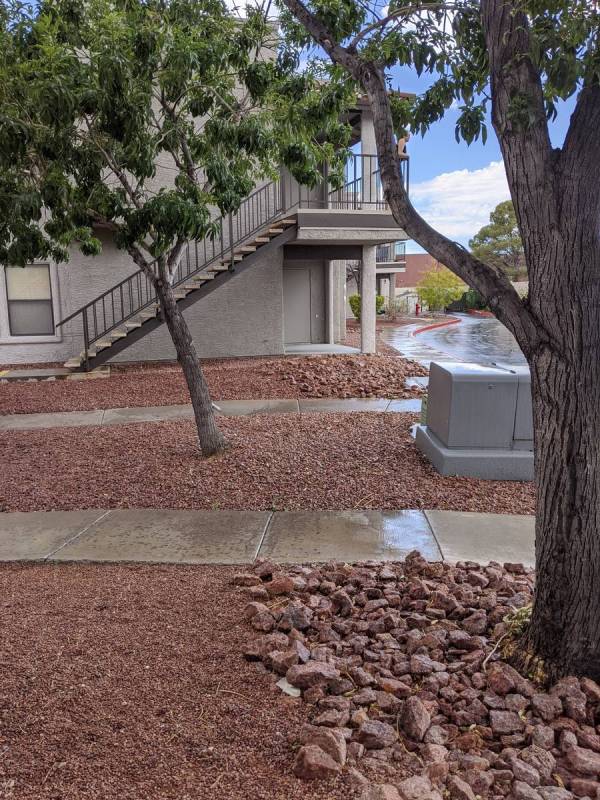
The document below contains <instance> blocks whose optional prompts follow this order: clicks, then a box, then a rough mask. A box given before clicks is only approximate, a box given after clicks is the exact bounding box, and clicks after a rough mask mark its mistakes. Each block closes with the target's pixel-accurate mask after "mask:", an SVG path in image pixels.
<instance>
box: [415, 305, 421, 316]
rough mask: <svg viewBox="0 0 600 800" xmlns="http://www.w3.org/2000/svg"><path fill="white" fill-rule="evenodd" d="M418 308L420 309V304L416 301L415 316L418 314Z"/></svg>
mask: <svg viewBox="0 0 600 800" xmlns="http://www.w3.org/2000/svg"><path fill="white" fill-rule="evenodd" d="M420 310H421V306H420V305H419V304H418V303H416V304H415V317H418V316H419V311H420Z"/></svg>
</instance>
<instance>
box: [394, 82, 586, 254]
mask: <svg viewBox="0 0 600 800" xmlns="http://www.w3.org/2000/svg"><path fill="white" fill-rule="evenodd" d="M429 82H430V78H429V77H428V76H427V77H421V78H418V77H417V75H416V73H415V72H414V70H411V69H407V68H403V69H396V70H395V71H394V73H393V86H394V88H396V89H400V90H401V91H405V92H415V93H417V94H418V93H421V92H423V91H424V90H425V89H426V88H427V86H428V84H429ZM573 107H574V101H573V100H570V101H569V102H567V103H565V104H563V106H562V108H561V109H560V112H559V115H558V117H557V119H556V121H555V122H553V123H552V124H551V136H552V141H553V144H554V145H555V146H560V145H561V144H562V141H563V139H564V136H565V133H566V131H567V127H568V124H569V116H570V114H571V112H572V110H573ZM457 117H458V110H454V109H450V110H449V111H448V112H447V114H446V116H445V117H444V119H443V120H441V121H440V122H438V123H436V124H434V125H433V126H432V127H431V128H430V130H429V132H428V133H427V134H426V135H425V136H424V137H421V136H412V138H411V139H410V142H409V143H408V152H409V155H410V182H411V191H410V195H411V199H412V201H413V203H414V205H415V207H416V208H417V210H418V211H419V212H420V213H421V214H422V215H423V216H424V217H425V219H427V221H428V222H430V223H431V224H432V225H434V226H435V227H436V228H438V230H440V231H441V232H442V233H444V234H445V235H446V236H449V237H450V238H452V239H455V240H456V241H459V242H461V243H462V244H464V245H465V246H466V245H467V244H468V240H469V238H470V237H471V236H473V234H474V233H476V232H477V231H478V230H479V228H481V227H482V226H483V225H485V224H486V223H487V221H488V218H489V214H490V211H492V209H493V208H494V207H495V206H496V205H497V204H498V203H499V202H501V201H502V200H506V199H508V198H509V196H510V195H509V192H508V187H507V185H506V177H505V173H504V166H503V164H502V157H501V155H500V148H499V146H498V142H497V140H496V136H495V133H494V130H493V128H492V126H491V123H489V124H488V139H487V142H486V144H485V145H484V144H482V143H481V140H479V141H477V142H474V143H473V144H471V145H470V146H469V145H467V144H465V143H464V142H461V143H460V144H458V143H457V142H456V139H455V137H454V127H455V124H456V119H457ZM406 251H407V252H408V253H420V252H423V250H422V249H421V248H420V247H419V245H417V244H416V242H407V246H406Z"/></svg>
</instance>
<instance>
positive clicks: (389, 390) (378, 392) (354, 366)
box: [0, 355, 427, 414]
mask: <svg viewBox="0 0 600 800" xmlns="http://www.w3.org/2000/svg"><path fill="white" fill-rule="evenodd" d="M202 366H203V369H204V372H205V375H206V378H207V380H208V383H209V386H210V390H211V393H212V396H213V398H214V399H215V400H224V399H231V400H236V399H241V400H246V399H252V398H257V399H262V398H270V397H289V398H294V397H390V398H403V397H416V396H418V395H419V393H420V390H415V389H407V388H406V387H405V385H404V381H405V379H406V378H407V377H410V376H412V375H426V374H427V372H426V371H425V370H424V369H423V367H421V366H420V365H419V364H416V363H415V362H412V361H407V360H406V359H403V358H400V357H398V356H390V355H372V356H342V355H336V356H307V357H298V358H253V359H222V360H219V361H206V362H203V365H202ZM189 402H190V398H189V393H188V390H187V386H186V384H185V381H184V378H183V374H182V372H181V369H180V367H179V366H177V365H173V364H162V365H160V364H159V365H137V366H132V367H121V368H113V372H112V374H111V375H110V377H108V378H97V379H94V380H82V381H72V380H58V381H51V382H48V381H40V382H35V383H33V382H32V383H21V382H19V383H3V384H0V414H34V413H45V412H52V411H85V410H91V409H96V408H125V407H133V406H162V405H178V404H185V403H189Z"/></svg>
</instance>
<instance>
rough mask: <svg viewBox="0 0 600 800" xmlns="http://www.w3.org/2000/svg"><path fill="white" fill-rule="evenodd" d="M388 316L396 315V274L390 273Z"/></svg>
mask: <svg viewBox="0 0 600 800" xmlns="http://www.w3.org/2000/svg"><path fill="white" fill-rule="evenodd" d="M388 291H389V294H388V315H389V316H390V317H394V316H395V314H396V273H395V272H390V285H389V287H388Z"/></svg>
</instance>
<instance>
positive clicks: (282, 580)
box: [264, 575, 294, 597]
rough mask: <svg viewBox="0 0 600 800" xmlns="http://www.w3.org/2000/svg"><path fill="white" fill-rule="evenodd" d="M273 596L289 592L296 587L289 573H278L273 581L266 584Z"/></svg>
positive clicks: (265, 586)
mask: <svg viewBox="0 0 600 800" xmlns="http://www.w3.org/2000/svg"><path fill="white" fill-rule="evenodd" d="M264 588H265V589H266V590H267V592H268V593H269V595H270V596H271V597H277V596H278V595H280V594H289V593H290V592H291V591H293V589H294V581H293V580H292V579H291V578H290V577H289V576H287V575H276V576H274V577H273V580H272V581H269V583H265V584H264Z"/></svg>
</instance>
